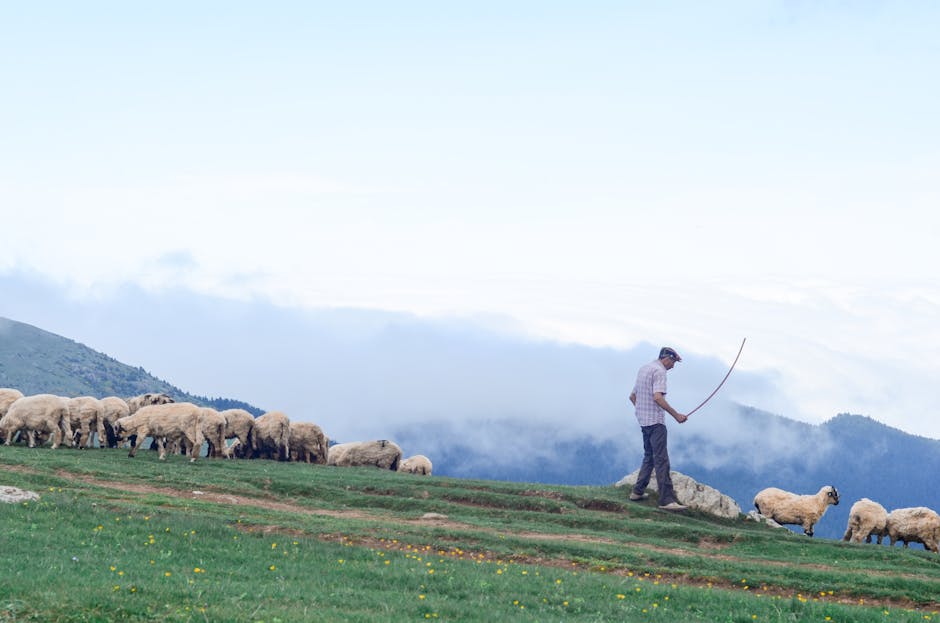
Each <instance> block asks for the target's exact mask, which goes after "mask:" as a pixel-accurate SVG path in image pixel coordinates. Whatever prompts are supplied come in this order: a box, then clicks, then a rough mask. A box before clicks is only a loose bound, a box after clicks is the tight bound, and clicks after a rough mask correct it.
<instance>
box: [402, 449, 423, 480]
mask: <svg viewBox="0 0 940 623" xmlns="http://www.w3.org/2000/svg"><path fill="white" fill-rule="evenodd" d="M398 471H400V472H405V473H407V474H420V475H421V476H430V475H431V459H429V458H428V457H426V456H424V455H423V454H416V455H414V456H409V457H408V458H407V459H402V461H401V465H399V466H398Z"/></svg>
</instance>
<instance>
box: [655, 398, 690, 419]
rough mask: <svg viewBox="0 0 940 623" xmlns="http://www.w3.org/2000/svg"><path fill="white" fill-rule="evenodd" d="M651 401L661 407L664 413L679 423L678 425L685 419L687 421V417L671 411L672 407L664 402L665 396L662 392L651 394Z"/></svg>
mask: <svg viewBox="0 0 940 623" xmlns="http://www.w3.org/2000/svg"><path fill="white" fill-rule="evenodd" d="M653 400H655V401H656V404H658V405H659V406H660V407H662V408H663V409H664V410H665V411H666V413H668V414H669V415H671V416H672V417H674V418H675V419H676V421H677V422H679V423H680V424H682V423H683V422H685V421H686V420H687V419H689V416H687V415H683V414H681V413H679V412H678V411H676V410H675V409H673V408H672V405H670V404H669V403H668V402H666V395H665V394H663V393H662V392H653Z"/></svg>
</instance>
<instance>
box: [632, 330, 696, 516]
mask: <svg viewBox="0 0 940 623" xmlns="http://www.w3.org/2000/svg"><path fill="white" fill-rule="evenodd" d="M680 361H682V357H680V356H679V353H677V352H676V351H675V350H674V349H673V348H670V347H669V346H663V347H662V348H661V349H660V351H659V357H658V358H657V359H654V360H653V361H651V362H650V363H648V364H646V365H645V366H643V367H642V368H640V370H639V372H637V375H636V384H635V385H634V386H633V391H632V392H630V402H632V403H633V406H634V407H636V419H637V422H639V424H640V430H641V431H643V463H642V464H641V465H640V471H639V473H637V476H636V484H634V485H633V491H632V492H631V493H630V499H631V500H633V501H634V502H638V501H640V500H644V499H646V498H648V497H649V494H648V493H646V486H647V485H649V482H650V478H651V476H652V474H653V470H654V469H655V470H656V484H657V485H658V486H659V508H661V509H663V510H667V511H684V510H686V508H688V507H687V506H685V505H684V504H680V503H679V500H677V499H676V492H675V490H673V487H672V477H671V476H670V475H669V451H668V449H667V447H666V424H665V419H666V418H665V416H664V415H663V413H664V412H666V413H669V415H671V416H672V417H673V418H674V419H675V420H676V422H678V423H679V424H682V423H683V422H685V421H686V420H687V419H689V418H688V416H687V415H685V414H682V413H679V412H678V411H676V410H675V409H674V408H672V405H670V404H669V403H668V402H667V401H666V371H667V370H672V368H673V367H674V366H675V365H676V364H677V363H679V362H680Z"/></svg>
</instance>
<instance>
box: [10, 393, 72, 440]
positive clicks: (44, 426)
mask: <svg viewBox="0 0 940 623" xmlns="http://www.w3.org/2000/svg"><path fill="white" fill-rule="evenodd" d="M18 431H25V432H26V436H27V439H28V441H29V447H30V448H35V447H36V435H37V434H39V435H51V436H52V447H53V448H58V447H59V445H61V444H62V443H63V442H64V443H65V444H66V445H68V446H71V445H72V426H71V424H70V422H69V405H68V400H67V399H65V398H62V397H61V396H54V395H52V394H35V395H33V396H24V397H23V398H20V399H18V400H16V401H15V402H14V403H13V404H11V405H10V408H9V409H7V412H6V415H4V416H3V417H2V418H0V437H3V438H4V439H5V440H6V441H5V443H6V445H10V444H11V443H12V441H13V436H14V435H16V433H17V432H18Z"/></svg>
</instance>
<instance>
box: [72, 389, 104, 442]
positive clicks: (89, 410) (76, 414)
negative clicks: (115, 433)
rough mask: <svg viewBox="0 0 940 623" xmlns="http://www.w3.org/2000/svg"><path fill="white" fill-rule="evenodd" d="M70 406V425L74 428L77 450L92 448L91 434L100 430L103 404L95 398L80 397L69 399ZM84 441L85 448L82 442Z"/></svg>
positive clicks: (73, 433)
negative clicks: (99, 418) (100, 414)
mask: <svg viewBox="0 0 940 623" xmlns="http://www.w3.org/2000/svg"><path fill="white" fill-rule="evenodd" d="M66 400H68V404H69V423H70V424H71V426H72V436H73V440H74V443H73V445H74V446H75V447H76V448H82V447H85V448H90V447H91V441H92V439H91V434H92V432H94V431H97V430H98V413H99V412H100V411H101V404H100V403H99V401H98V399H97V398H95V397H93V396H78V397H77V398H67V399H66ZM83 439H84V442H85V443H84V446H83V445H82V440H83Z"/></svg>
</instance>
